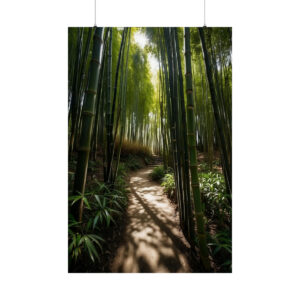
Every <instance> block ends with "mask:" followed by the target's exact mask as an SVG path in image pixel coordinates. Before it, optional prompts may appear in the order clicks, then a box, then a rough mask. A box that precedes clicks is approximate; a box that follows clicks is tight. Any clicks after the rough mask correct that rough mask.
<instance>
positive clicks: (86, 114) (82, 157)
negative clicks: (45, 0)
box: [73, 27, 103, 222]
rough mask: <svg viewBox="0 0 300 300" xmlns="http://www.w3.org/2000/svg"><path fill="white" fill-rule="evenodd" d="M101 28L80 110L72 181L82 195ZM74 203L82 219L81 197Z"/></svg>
mask: <svg viewBox="0 0 300 300" xmlns="http://www.w3.org/2000/svg"><path fill="white" fill-rule="evenodd" d="M102 35H103V28H102V27H97V28H96V30H95V34H94V42H93V51H92V60H91V62H90V67H89V83H88V87H87V91H86V99H85V103H84V107H83V110H82V131H81V137H80V141H79V148H78V158H77V166H76V173H75V181H74V194H81V195H84V192H85V183H86V176H87V168H88V160H89V154H90V146H91V136H92V128H93V121H94V115H95V102H96V96H97V84H98V79H99V74H100V57H101V50H102V44H103V43H102ZM77 203H78V204H77V205H74V206H73V207H74V211H73V213H74V216H75V218H76V219H77V220H79V222H81V220H82V212H83V198H82V199H81V201H80V202H79V201H78V202H77Z"/></svg>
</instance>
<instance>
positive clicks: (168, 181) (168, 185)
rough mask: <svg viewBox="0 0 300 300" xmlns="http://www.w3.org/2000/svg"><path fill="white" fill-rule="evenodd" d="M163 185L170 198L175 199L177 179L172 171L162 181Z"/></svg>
mask: <svg viewBox="0 0 300 300" xmlns="http://www.w3.org/2000/svg"><path fill="white" fill-rule="evenodd" d="M161 186H163V188H164V192H165V193H166V194H167V196H168V197H169V198H170V199H174V197H175V181H174V175H173V174H172V173H167V174H166V175H165V176H164V178H163V181H162V184H161Z"/></svg>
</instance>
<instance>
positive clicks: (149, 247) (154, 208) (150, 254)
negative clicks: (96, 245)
mask: <svg viewBox="0 0 300 300" xmlns="http://www.w3.org/2000/svg"><path fill="white" fill-rule="evenodd" d="M151 170H152V168H147V169H142V170H139V171H137V172H135V173H133V174H132V176H131V178H130V191H131V193H130V195H129V205H128V218H129V220H128V224H127V227H126V233H125V238H124V242H123V244H122V245H121V246H120V248H119V249H118V251H117V255H116V258H115V260H114V262H113V265H112V272H126V273H131V272H190V271H191V270H190V267H189V264H188V261H187V258H186V255H185V253H186V252H187V251H188V247H189V246H188V244H187V242H186V240H185V239H184V237H183V234H182V232H181V231H180V230H179V220H178V216H177V215H176V213H175V209H174V207H173V206H172V205H171V204H170V201H169V200H168V199H167V197H166V196H165V195H164V193H163V188H162V187H161V186H160V185H159V184H157V183H155V182H153V181H151V180H150V179H149V174H150V172H151Z"/></svg>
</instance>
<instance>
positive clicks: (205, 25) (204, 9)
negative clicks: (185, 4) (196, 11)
mask: <svg viewBox="0 0 300 300" xmlns="http://www.w3.org/2000/svg"><path fill="white" fill-rule="evenodd" d="M205 9H206V5H205V0H204V10H203V14H204V26H203V27H206V14H205Z"/></svg>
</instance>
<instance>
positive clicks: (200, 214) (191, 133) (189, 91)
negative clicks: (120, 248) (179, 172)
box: [184, 27, 210, 271]
mask: <svg viewBox="0 0 300 300" xmlns="http://www.w3.org/2000/svg"><path fill="white" fill-rule="evenodd" d="M184 33H185V64H186V74H185V77H186V95H187V131H188V132H187V135H188V145H189V154H190V156H189V158H190V173H191V186H192V190H193V196H194V207H195V217H196V222H197V236H198V245H199V249H200V256H201V261H202V264H203V266H204V268H205V270H206V271H209V270H210V262H209V258H208V248H207V243H206V232H205V223H204V207H203V204H202V201H201V194H200V187H199V179H198V170H197V168H198V164H197V151H196V139H195V120H194V119H195V116H194V99H193V78H192V64H191V47H190V29H189V28H188V27H186V28H185V30H184Z"/></svg>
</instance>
